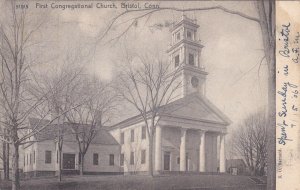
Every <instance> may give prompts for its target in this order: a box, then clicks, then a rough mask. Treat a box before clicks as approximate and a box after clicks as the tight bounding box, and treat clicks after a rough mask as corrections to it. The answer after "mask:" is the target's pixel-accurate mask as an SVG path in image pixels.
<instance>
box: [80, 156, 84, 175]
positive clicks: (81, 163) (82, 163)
mask: <svg viewBox="0 0 300 190" xmlns="http://www.w3.org/2000/svg"><path fill="white" fill-rule="evenodd" d="M80 156H81V162H80V168H79V172H80V175H81V176H82V175H83V166H84V154H82V153H81V154H80Z"/></svg>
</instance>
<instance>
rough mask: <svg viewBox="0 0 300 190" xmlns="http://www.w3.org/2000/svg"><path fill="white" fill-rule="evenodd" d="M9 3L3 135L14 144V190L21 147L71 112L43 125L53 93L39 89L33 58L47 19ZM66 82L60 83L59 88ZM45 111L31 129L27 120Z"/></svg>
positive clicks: (0, 86) (1, 88) (1, 29)
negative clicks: (39, 34)
mask: <svg viewBox="0 0 300 190" xmlns="http://www.w3.org/2000/svg"><path fill="white" fill-rule="evenodd" d="M6 3H9V4H10V5H9V6H7V7H8V9H7V11H8V14H7V17H6V19H5V20H1V24H0V37H1V44H0V56H1V68H0V106H1V116H0V122H1V125H2V126H3V127H4V128H5V131H6V132H5V133H4V134H3V133H2V132H1V134H0V140H1V141H3V142H5V143H8V144H10V145H11V149H12V189H13V190H18V189H20V174H19V147H20V146H21V145H23V144H25V143H30V142H31V141H30V140H28V139H29V138H30V137H32V136H34V135H35V134H37V133H39V132H41V131H42V130H44V129H45V128H46V127H48V126H49V125H50V124H51V123H52V122H53V121H54V120H55V119H57V118H58V117H60V116H61V115H64V114H65V112H67V111H65V112H63V113H60V114H59V115H57V116H56V117H54V118H52V119H51V120H50V121H49V122H47V123H43V124H42V120H43V119H44V118H45V117H47V116H48V115H49V114H50V113H51V110H50V109H48V110H47V109H44V107H45V102H46V100H47V97H49V96H50V95H49V94H50V93H49V91H44V90H42V89H41V88H39V86H40V84H39V81H38V80H36V78H35V75H34V73H35V72H34V70H33V65H35V64H37V62H38V61H37V59H38V58H36V57H33V55H37V54H36V50H37V48H36V49H34V46H35V45H36V44H39V43H38V42H37V41H36V36H35V35H36V34H38V33H39V32H40V30H41V28H42V26H43V25H44V23H45V17H42V16H43V15H41V18H36V17H34V18H33V15H30V14H27V13H26V11H25V9H22V10H19V11H16V10H15V1H14V0H12V1H7V2H6ZM34 16H36V15H34ZM33 52H35V53H33ZM62 80H63V79H62ZM62 80H61V81H58V84H57V85H59V83H61V82H62ZM73 106H74V105H73ZM75 107H76V106H75ZM41 109H43V111H44V112H43V113H44V114H43V116H42V117H41V122H38V123H37V124H36V126H32V127H29V126H27V125H26V124H27V118H28V117H29V116H32V115H35V114H36V112H39V111H40V110H41ZM70 109H72V108H70Z"/></svg>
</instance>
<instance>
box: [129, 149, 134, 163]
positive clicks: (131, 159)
mask: <svg viewBox="0 0 300 190" xmlns="http://www.w3.org/2000/svg"><path fill="white" fill-rule="evenodd" d="M130 165H134V152H130Z"/></svg>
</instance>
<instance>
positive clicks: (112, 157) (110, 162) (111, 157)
mask: <svg viewBox="0 0 300 190" xmlns="http://www.w3.org/2000/svg"><path fill="white" fill-rule="evenodd" d="M109 165H110V166H113V165H115V155H114V154H110V155H109Z"/></svg>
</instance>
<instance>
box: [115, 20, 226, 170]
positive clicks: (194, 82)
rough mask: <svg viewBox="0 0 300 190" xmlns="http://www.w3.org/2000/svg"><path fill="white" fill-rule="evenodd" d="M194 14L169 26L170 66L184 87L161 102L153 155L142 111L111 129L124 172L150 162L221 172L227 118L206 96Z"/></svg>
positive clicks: (157, 165) (144, 167)
mask: <svg viewBox="0 0 300 190" xmlns="http://www.w3.org/2000/svg"><path fill="white" fill-rule="evenodd" d="M198 27H199V25H197V23H196V20H192V19H189V18H187V17H186V16H183V17H182V19H181V20H180V21H179V22H178V23H176V24H175V25H174V26H173V28H172V29H171V33H172V43H171V47H170V48H169V49H168V50H167V52H168V54H169V60H170V62H171V63H172V65H173V69H174V70H175V69H179V70H180V72H179V74H180V76H179V77H178V80H181V82H182V84H183V85H182V88H181V89H180V90H178V92H176V93H177V94H176V99H175V100H174V101H173V102H171V103H169V104H167V105H165V106H164V111H163V112H162V113H161V114H160V115H159V117H160V120H159V123H158V126H157V127H156V129H155V137H154V141H153V147H154V148H153V149H154V151H153V160H149V156H148V154H149V139H148V137H147V135H146V127H145V125H144V121H143V120H142V118H141V117H140V116H135V117H132V118H129V119H127V120H125V121H122V122H120V123H118V124H116V125H115V126H113V127H112V128H111V129H110V133H111V134H112V136H114V137H115V139H116V140H117V141H118V142H119V143H120V145H121V154H120V165H121V166H122V167H123V168H124V172H125V173H126V172H128V173H136V172H137V173H143V172H147V171H148V170H149V163H150V162H152V164H153V166H154V171H155V172H156V173H164V172H225V170H226V169H225V168H226V167H225V135H226V133H227V126H228V125H230V123H231V121H230V120H229V119H228V118H227V117H226V116H225V115H224V114H223V113H222V112H221V111H220V110H219V109H218V108H216V107H215V106H214V105H213V104H212V103H211V102H210V101H209V100H208V99H207V98H206V97H205V80H206V76H207V75H208V73H207V72H206V71H205V70H204V66H203V64H202V63H201V62H200V54H201V49H202V48H203V46H202V45H201V44H200V43H199V41H198V40H197V28H198Z"/></svg>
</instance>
